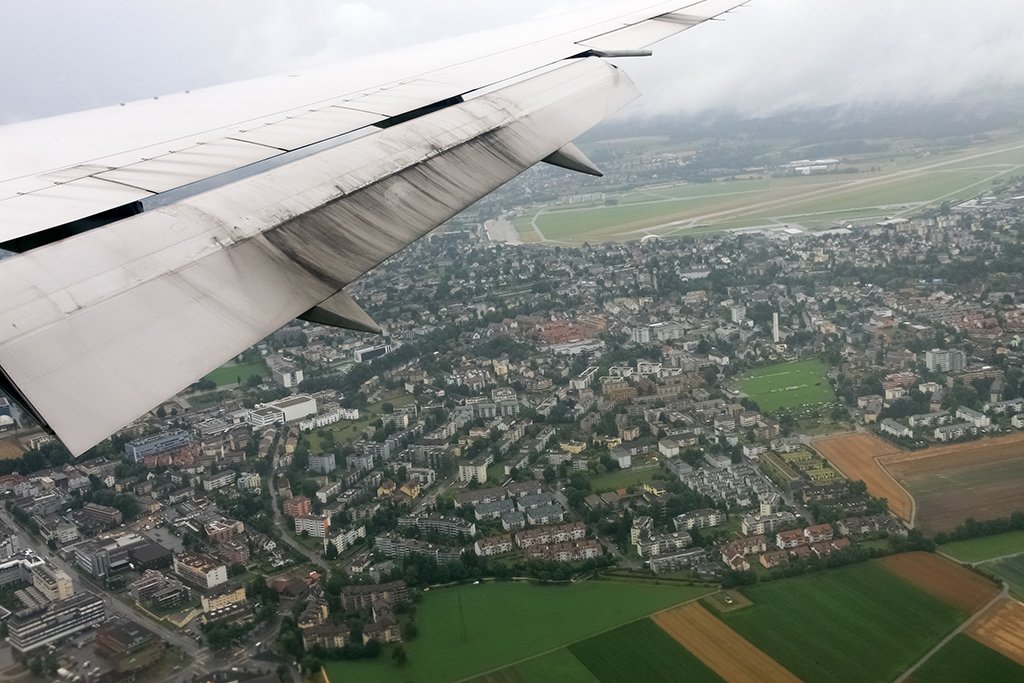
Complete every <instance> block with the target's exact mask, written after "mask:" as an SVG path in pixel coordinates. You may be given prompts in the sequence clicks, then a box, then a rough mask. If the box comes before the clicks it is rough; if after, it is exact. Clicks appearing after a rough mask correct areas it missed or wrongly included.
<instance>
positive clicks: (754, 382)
mask: <svg viewBox="0 0 1024 683" xmlns="http://www.w3.org/2000/svg"><path fill="white" fill-rule="evenodd" d="M828 370H829V368H828V365H826V364H825V363H823V362H822V361H820V360H805V361H799V362H796V363H783V364H781V365H770V366H768V367H764V368H758V369H756V370H754V371H752V372H750V373H748V374H747V375H745V376H744V377H743V378H742V379H740V382H739V386H740V390H741V391H743V393H745V394H747V395H748V396H749V397H750V398H751V399H752V400H754V401H756V402H757V405H758V406H760V408H761V409H762V410H768V411H772V410H778V409H779V408H794V407H796V406H801V405H804V404H806V403H824V402H830V401H834V400H835V398H836V396H835V392H834V391H833V390H832V385H831V384H829V383H828ZM791 387H792V388H791Z"/></svg>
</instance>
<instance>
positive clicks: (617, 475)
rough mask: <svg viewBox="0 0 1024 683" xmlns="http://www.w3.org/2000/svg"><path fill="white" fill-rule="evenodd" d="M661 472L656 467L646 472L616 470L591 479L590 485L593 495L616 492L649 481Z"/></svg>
mask: <svg viewBox="0 0 1024 683" xmlns="http://www.w3.org/2000/svg"><path fill="white" fill-rule="evenodd" d="M661 472H662V471H661V469H660V468H658V467H652V468H650V469H646V470H635V469H633V468H629V469H625V470H616V471H614V472H608V473H606V474H600V475H598V476H596V477H591V479H590V485H591V487H593V489H594V493H605V492H607V491H617V490H619V489H624V488H628V487H630V486H636V485H637V484H643V483H645V482H648V481H651V480H652V479H654V478H655V477H657V476H659V475H661Z"/></svg>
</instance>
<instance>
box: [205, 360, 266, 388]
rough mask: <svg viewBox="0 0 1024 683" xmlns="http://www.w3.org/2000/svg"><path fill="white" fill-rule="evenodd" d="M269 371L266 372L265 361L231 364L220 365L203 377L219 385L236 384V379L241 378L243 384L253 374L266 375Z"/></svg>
mask: <svg viewBox="0 0 1024 683" xmlns="http://www.w3.org/2000/svg"><path fill="white" fill-rule="evenodd" d="M269 374H270V373H269V372H267V366H266V364H265V363H243V364H232V365H222V366H221V367H219V368H217V369H216V370H214V371H213V372H211V373H210V374H208V375H207V376H206V377H204V378H203V379H208V380H210V381H211V382H213V383H214V384H216V385H217V386H219V387H222V386H225V385H227V384H236V383H238V379H239V378H241V379H242V383H243V384H244V383H245V381H246V380H247V379H249V378H250V377H252V376H253V375H259V376H260V377H266V376H267V375H269Z"/></svg>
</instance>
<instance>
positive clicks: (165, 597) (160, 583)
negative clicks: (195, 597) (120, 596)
mask: <svg viewBox="0 0 1024 683" xmlns="http://www.w3.org/2000/svg"><path fill="white" fill-rule="evenodd" d="M128 591H129V593H130V594H131V596H132V599H133V600H135V602H138V603H141V604H143V605H147V606H151V607H157V608H159V609H166V608H169V607H173V606H174V605H177V604H180V603H182V602H185V601H186V600H188V599H189V596H190V594H191V592H190V591H189V589H188V586H186V585H185V584H183V583H182V582H181V581H178V580H177V579H175V578H174V577H170V576H167V575H165V574H163V573H161V572H158V571H155V570H152V569H147V570H146V571H145V573H143V575H142V576H141V577H140V578H139V579H137V580H136V581H134V582H133V583H131V584H130V585H129V587H128Z"/></svg>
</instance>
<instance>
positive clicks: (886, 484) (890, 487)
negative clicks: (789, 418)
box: [811, 433, 914, 522]
mask: <svg viewBox="0 0 1024 683" xmlns="http://www.w3.org/2000/svg"><path fill="white" fill-rule="evenodd" d="M811 446H813V447H814V449H815V450H816V451H818V453H819V454H821V457H823V458H825V459H826V460H828V461H829V463H830V464H831V465H832V466H833V467H835V468H836V469H837V470H839V471H840V472H841V473H842V474H843V476H845V477H846V478H848V479H850V480H851V481H858V480H859V481H863V482H864V483H865V484H867V485H868V493H870V494H871V495H872V496H874V497H875V498H885V499H887V500H888V501H889V509H890V510H892V512H893V514H896V515H899V516H900V517H902V518H903V519H905V520H907V521H908V522H909V521H912V520H913V516H914V499H913V498H911V496H910V494H909V493H908V492H907V490H906V489H905V488H903V487H902V486H900V485H899V483H898V482H897V481H896V480H895V479H893V478H892V476H890V474H889V473H888V472H886V470H885V469H884V468H883V467H882V465H881V463H880V462H879V458H881V457H883V456H887V455H893V454H898V453H900V451H899V449H897V448H896V447H895V446H890V445H889V444H887V443H886V442H884V441H882V440H881V439H879V438H877V437H875V436H872V435H871V434H863V433H858V434H841V435H840V436H830V437H828V438H825V439H817V440H815V441H812V442H811Z"/></svg>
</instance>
